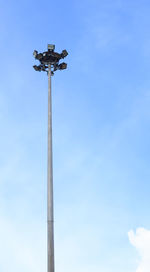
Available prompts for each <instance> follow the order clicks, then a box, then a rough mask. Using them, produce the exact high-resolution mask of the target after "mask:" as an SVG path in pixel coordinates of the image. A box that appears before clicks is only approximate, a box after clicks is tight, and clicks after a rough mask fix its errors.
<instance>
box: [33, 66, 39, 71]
mask: <svg viewBox="0 0 150 272" xmlns="http://www.w3.org/2000/svg"><path fill="white" fill-rule="evenodd" d="M33 68H34V70H35V71H39V72H40V71H41V66H40V65H39V66H37V65H34V66H33Z"/></svg>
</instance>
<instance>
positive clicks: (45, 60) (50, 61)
mask: <svg viewBox="0 0 150 272" xmlns="http://www.w3.org/2000/svg"><path fill="white" fill-rule="evenodd" d="M54 50H55V45H53V44H48V51H46V52H43V53H38V51H37V50H34V52H33V56H34V57H35V59H36V60H39V62H40V65H34V66H33V68H34V69H35V71H39V72H41V71H44V72H47V73H48V67H49V65H50V66H51V74H52V75H54V72H55V71H57V70H64V69H67V63H65V62H62V63H59V62H60V60H61V59H64V58H65V57H67V55H68V52H67V50H63V51H62V52H61V53H57V52H54Z"/></svg>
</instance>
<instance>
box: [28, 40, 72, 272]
mask: <svg viewBox="0 0 150 272" xmlns="http://www.w3.org/2000/svg"><path fill="white" fill-rule="evenodd" d="M54 50H55V45H54V44H48V51H46V52H45V51H44V52H43V53H38V51H37V50H34V52H33V55H34V57H35V59H36V60H38V61H39V62H40V65H38V66H37V65H34V66H33V68H34V69H35V71H39V72H41V71H45V72H47V73H48V165H47V272H55V267H54V264H55V262H54V207H53V152H52V91H51V76H52V75H54V73H55V72H56V71H57V70H64V69H66V68H67V63H65V62H62V63H60V61H61V60H62V59H64V58H65V57H66V56H67V55H68V52H67V50H65V49H64V50H63V51H62V52H61V53H57V52H55V51H54Z"/></svg>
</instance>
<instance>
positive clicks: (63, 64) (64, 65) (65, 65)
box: [59, 62, 67, 70]
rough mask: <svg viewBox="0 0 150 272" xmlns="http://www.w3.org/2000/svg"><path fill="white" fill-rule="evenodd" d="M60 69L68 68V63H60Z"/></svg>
mask: <svg viewBox="0 0 150 272" xmlns="http://www.w3.org/2000/svg"><path fill="white" fill-rule="evenodd" d="M59 69H60V70H64V69H67V63H65V62H63V63H61V64H59Z"/></svg>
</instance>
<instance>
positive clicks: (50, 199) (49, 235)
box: [47, 64, 54, 272]
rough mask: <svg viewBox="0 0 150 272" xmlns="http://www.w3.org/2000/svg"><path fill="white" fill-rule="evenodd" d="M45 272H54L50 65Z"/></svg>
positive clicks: (49, 78)
mask: <svg viewBox="0 0 150 272" xmlns="http://www.w3.org/2000/svg"><path fill="white" fill-rule="evenodd" d="M47 170H48V174H47V251H48V252H47V254H48V255H47V258H48V259H47V272H54V212H53V156H52V94H51V65H50V64H49V66H48V169H47Z"/></svg>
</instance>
